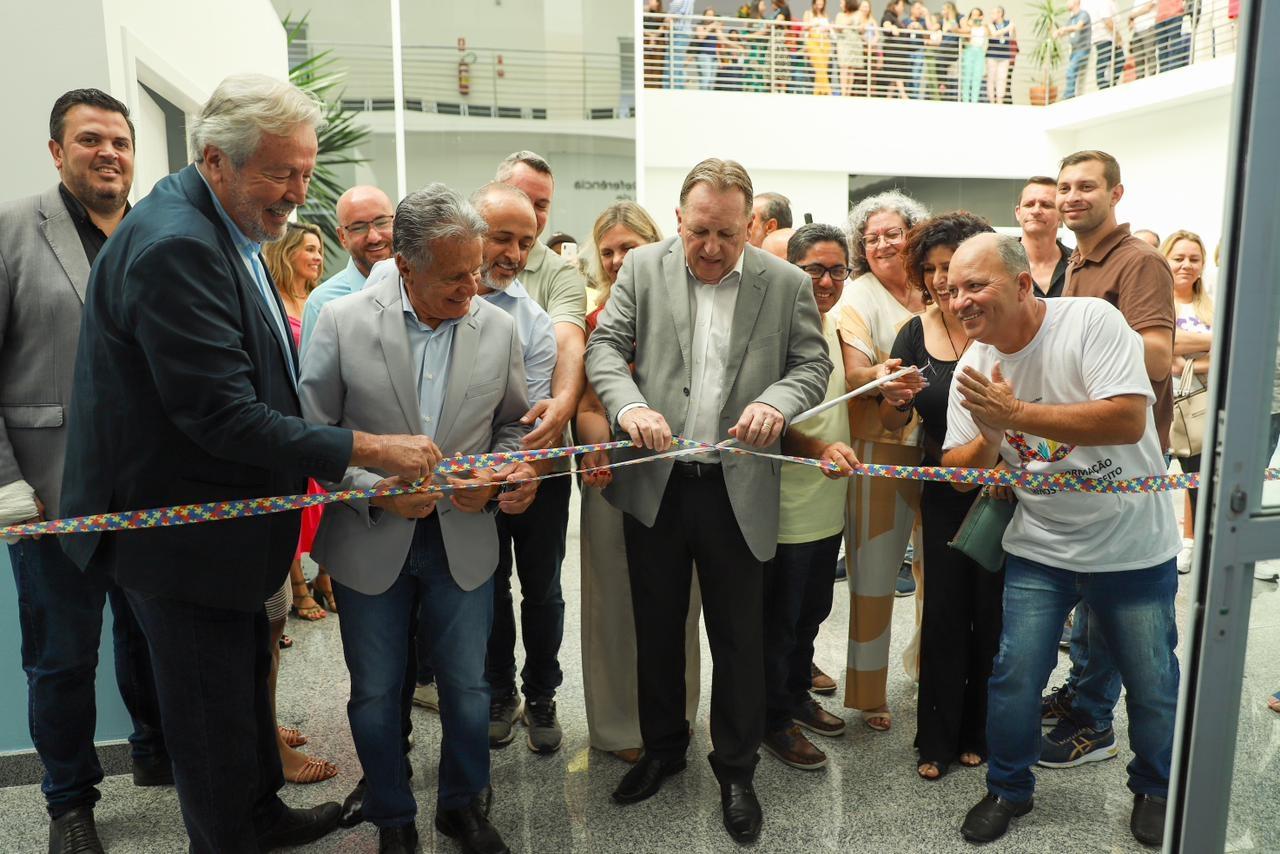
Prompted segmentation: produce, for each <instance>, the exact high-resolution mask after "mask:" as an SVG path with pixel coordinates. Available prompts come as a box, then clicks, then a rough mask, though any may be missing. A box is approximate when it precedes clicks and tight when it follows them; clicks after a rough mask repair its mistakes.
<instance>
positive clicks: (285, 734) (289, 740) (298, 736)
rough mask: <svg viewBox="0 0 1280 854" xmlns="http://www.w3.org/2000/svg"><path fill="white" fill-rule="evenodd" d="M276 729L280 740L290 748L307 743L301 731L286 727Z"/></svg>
mask: <svg viewBox="0 0 1280 854" xmlns="http://www.w3.org/2000/svg"><path fill="white" fill-rule="evenodd" d="M276 729H278V730H279V731H280V738H281V739H282V740H283V741H284V743H285V744H287V745H289V746H290V747H301V746H302V745H304V744H306V743H307V737H306V736H305V735H303V734H302V731H301V730H296V729H294V728H293V727H287V726H277V727H276Z"/></svg>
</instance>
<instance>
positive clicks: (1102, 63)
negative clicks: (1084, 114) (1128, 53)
mask: <svg viewBox="0 0 1280 854" xmlns="http://www.w3.org/2000/svg"><path fill="white" fill-rule="evenodd" d="M1094 47H1095V48H1097V51H1098V56H1097V59H1096V60H1095V63H1096V64H1095V65H1094V78H1095V79H1096V80H1097V81H1098V91H1102V90H1103V89H1106V88H1109V87H1111V86H1118V85H1119V84H1120V80H1121V78H1122V75H1123V74H1124V51H1123V50H1121V49H1120V48H1119V46H1117V45H1116V44H1115V42H1112V41H1105V42H1098V43H1097V44H1095V45H1094Z"/></svg>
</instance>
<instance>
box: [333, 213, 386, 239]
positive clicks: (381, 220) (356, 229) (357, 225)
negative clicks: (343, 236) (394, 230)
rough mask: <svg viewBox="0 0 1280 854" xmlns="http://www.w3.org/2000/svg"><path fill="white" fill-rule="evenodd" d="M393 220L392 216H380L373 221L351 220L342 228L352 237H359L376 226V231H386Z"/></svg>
mask: <svg viewBox="0 0 1280 854" xmlns="http://www.w3.org/2000/svg"><path fill="white" fill-rule="evenodd" d="M395 221H396V218H395V217H394V216H380V217H378V218H377V219H375V220H374V221H373V222H353V223H350V224H349V225H344V226H342V229H343V231H345V232H346V233H347V234H350V235H351V236H352V237H359V236H361V235H362V234H368V233H369V229H370V228H376V229H378V231H386V230H387V229H388V228H390V227H391V224H392V223H393V222H395Z"/></svg>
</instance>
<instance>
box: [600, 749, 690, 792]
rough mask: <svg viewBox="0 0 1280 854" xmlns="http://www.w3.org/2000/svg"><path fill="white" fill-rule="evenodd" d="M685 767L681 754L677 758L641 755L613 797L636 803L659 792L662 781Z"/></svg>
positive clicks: (615, 790) (619, 784)
mask: <svg viewBox="0 0 1280 854" xmlns="http://www.w3.org/2000/svg"><path fill="white" fill-rule="evenodd" d="M684 769H685V760H684V757H683V756H681V757H679V758H676V759H652V758H650V757H648V756H643V757H641V759H640V761H639V762H637V763H636V764H635V767H633V768H632V769H631V770H630V771H628V772H627V773H626V775H625V776H623V778H622V782H620V783H618V788H616V789H614V790H613V799H614V801H616V802H617V803H620V804H635V803H639V802H640V801H643V800H645V799H646V798H651V797H653V796H654V795H656V794H658V790H659V789H661V788H662V781H663V780H665V779H667V778H668V777H670V776H671V775H672V774H677V773H679V772H681V771H683V770H684Z"/></svg>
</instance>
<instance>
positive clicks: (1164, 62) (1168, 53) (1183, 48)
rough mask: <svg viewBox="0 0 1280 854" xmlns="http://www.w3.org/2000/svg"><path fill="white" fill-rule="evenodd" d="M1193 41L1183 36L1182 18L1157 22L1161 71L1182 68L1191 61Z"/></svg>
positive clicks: (1177, 17)
mask: <svg viewBox="0 0 1280 854" xmlns="http://www.w3.org/2000/svg"><path fill="white" fill-rule="evenodd" d="M1190 47H1191V41H1190V39H1185V38H1183V36H1182V16H1181V15H1177V16H1175V17H1172V18H1169V19H1168V20H1165V21H1157V22H1156V53H1157V54H1159V56H1160V70H1161V71H1169V70H1170V69H1173V68H1181V67H1182V66H1184V65H1186V64H1187V63H1188V62H1190V60H1191V53H1190Z"/></svg>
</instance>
